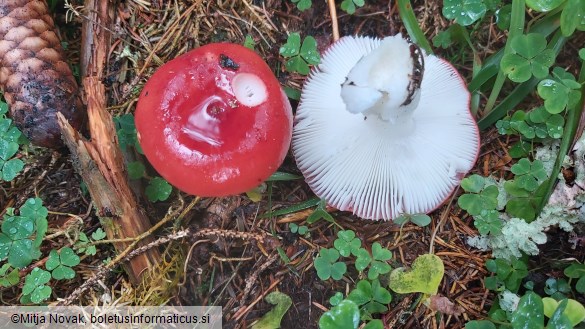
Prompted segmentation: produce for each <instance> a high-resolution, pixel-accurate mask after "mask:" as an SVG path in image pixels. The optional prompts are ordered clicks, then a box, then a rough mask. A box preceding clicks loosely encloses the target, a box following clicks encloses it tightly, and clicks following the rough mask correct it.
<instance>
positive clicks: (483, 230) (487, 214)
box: [473, 210, 503, 235]
mask: <svg viewBox="0 0 585 329" xmlns="http://www.w3.org/2000/svg"><path fill="white" fill-rule="evenodd" d="M473 219H474V221H473V225H475V228H477V230H478V231H479V233H480V234H484V235H485V234H490V233H491V234H500V233H501V231H502V226H503V224H502V220H501V219H500V213H499V212H498V211H496V210H482V211H481V213H480V214H479V215H476V216H473Z"/></svg>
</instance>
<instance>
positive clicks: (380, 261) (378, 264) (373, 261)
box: [354, 242, 392, 280]
mask: <svg viewBox="0 0 585 329" xmlns="http://www.w3.org/2000/svg"><path fill="white" fill-rule="evenodd" d="M354 255H355V256H356V261H355V268H356V269H357V270H358V271H360V272H361V271H364V270H365V269H366V268H367V267H368V266H369V267H370V269H369V270H368V279H370V280H375V279H377V278H378V276H380V275H381V274H386V273H389V272H390V270H391V269H392V268H391V267H390V265H389V264H388V263H387V261H388V260H390V258H392V252H391V251H390V250H388V249H386V248H384V247H382V245H381V244H380V243H379V242H374V243H373V244H372V254H371V255H370V253H369V252H368V251H367V250H366V249H364V248H359V249H357V250H356V251H355V253H354Z"/></svg>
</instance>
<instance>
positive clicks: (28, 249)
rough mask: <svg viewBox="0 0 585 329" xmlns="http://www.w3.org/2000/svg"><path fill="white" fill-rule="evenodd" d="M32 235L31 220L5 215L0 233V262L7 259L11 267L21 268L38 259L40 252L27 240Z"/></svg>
mask: <svg viewBox="0 0 585 329" xmlns="http://www.w3.org/2000/svg"><path fill="white" fill-rule="evenodd" d="M33 233H34V222H33V220H32V219H30V218H27V217H22V216H8V215H5V216H4V221H3V223H2V233H0V260H3V259H8V263H10V264H11V265H12V266H14V267H16V268H23V267H25V266H27V265H29V264H30V263H31V262H32V260H33V259H37V258H39V257H40V255H41V252H40V250H39V249H38V248H35V246H34V245H33V241H32V240H31V239H29V237H30V236H31V235H32V234H33Z"/></svg>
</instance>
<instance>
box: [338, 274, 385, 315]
mask: <svg viewBox="0 0 585 329" xmlns="http://www.w3.org/2000/svg"><path fill="white" fill-rule="evenodd" d="M347 298H348V299H349V300H351V301H353V302H354V303H356V305H358V306H359V307H360V308H361V309H362V312H367V315H371V314H376V313H384V312H386V311H388V307H387V306H386V305H388V304H389V303H390V302H391V301H392V295H391V294H390V292H389V291H388V290H386V288H384V287H382V285H381V284H380V281H379V280H377V279H376V280H372V281H371V282H370V281H368V280H360V281H359V282H358V283H357V285H356V287H355V289H354V290H352V291H351V292H350V293H349V296H348V297H347Z"/></svg>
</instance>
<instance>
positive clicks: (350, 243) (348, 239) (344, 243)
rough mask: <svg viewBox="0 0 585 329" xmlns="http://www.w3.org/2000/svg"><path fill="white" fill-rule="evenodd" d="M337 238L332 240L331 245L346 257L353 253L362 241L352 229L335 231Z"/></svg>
mask: <svg viewBox="0 0 585 329" xmlns="http://www.w3.org/2000/svg"><path fill="white" fill-rule="evenodd" d="M337 236H338V238H337V239H335V241H333V246H334V247H335V249H337V250H338V251H339V253H340V254H341V256H344V257H348V256H349V255H350V254H354V255H355V252H356V251H357V250H358V249H360V247H361V246H362V241H361V240H360V239H358V238H356V237H355V232H354V231H352V230H347V231H339V232H337Z"/></svg>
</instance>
